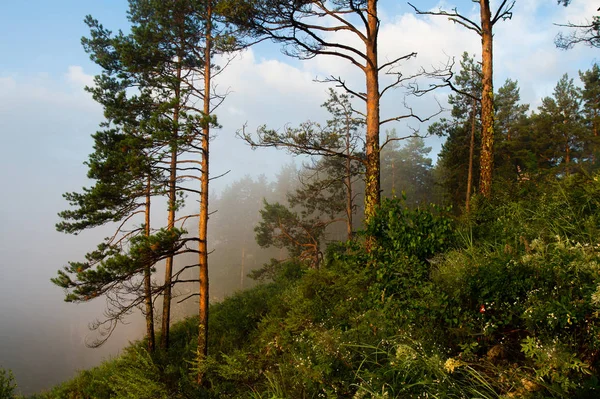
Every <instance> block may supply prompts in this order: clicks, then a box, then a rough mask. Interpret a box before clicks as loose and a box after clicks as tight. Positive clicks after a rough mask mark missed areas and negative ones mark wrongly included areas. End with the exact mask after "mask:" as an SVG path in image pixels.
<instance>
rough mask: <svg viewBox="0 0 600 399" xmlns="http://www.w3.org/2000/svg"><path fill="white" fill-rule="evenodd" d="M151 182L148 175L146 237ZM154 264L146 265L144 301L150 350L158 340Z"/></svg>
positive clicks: (148, 221)
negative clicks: (153, 296)
mask: <svg viewBox="0 0 600 399" xmlns="http://www.w3.org/2000/svg"><path fill="white" fill-rule="evenodd" d="M150 184H151V178H150V175H148V181H147V185H146V208H145V210H144V213H145V223H146V225H145V234H146V237H149V236H150ZM151 268H152V265H151V264H147V265H146V266H145V267H144V295H145V298H144V302H145V307H146V338H147V339H148V351H149V352H150V353H152V352H154V348H155V347H156V342H155V338H154V309H153V305H152V272H151Z"/></svg>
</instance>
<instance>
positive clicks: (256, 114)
mask: <svg viewBox="0 0 600 399" xmlns="http://www.w3.org/2000/svg"><path fill="white" fill-rule="evenodd" d="M415 3H417V4H418V6H419V7H422V8H429V7H434V6H435V5H436V4H438V3H437V2H434V1H420V0H415ZM496 3H497V2H496ZM555 3H556V2H555V1H554V0H518V1H517V4H516V7H515V11H514V18H513V20H512V21H506V22H503V23H502V24H499V25H498V26H497V30H496V36H495V40H496V42H495V43H496V44H495V50H496V51H495V66H496V68H495V72H496V79H495V83H496V87H498V86H499V85H501V84H502V82H503V81H504V80H505V79H506V78H508V77H510V78H513V79H518V80H519V84H520V87H521V95H522V99H523V102H527V103H531V104H532V107H533V108H534V109H535V107H536V106H537V105H538V104H539V102H540V99H541V98H542V97H543V96H549V95H551V94H552V90H553V88H554V86H555V84H556V82H557V81H558V79H559V78H560V77H561V75H562V74H564V73H565V72H567V73H569V75H570V76H571V77H575V78H576V77H577V72H578V71H579V70H580V69H583V70H585V69H588V68H590V67H591V65H592V64H593V62H594V61H595V60H596V59H597V58H598V54H600V53H598V50H597V49H589V48H585V47H577V48H575V49H573V50H571V51H568V52H564V51H560V50H557V49H556V48H555V47H554V44H553V38H554V36H555V35H556V33H557V32H558V31H559V28H558V27H556V26H554V25H553V23H559V22H566V21H569V20H570V21H572V22H579V21H581V20H583V19H584V18H586V17H589V16H590V15H592V13H593V12H594V11H595V9H596V8H597V2H596V1H592V0H573V2H572V5H571V6H570V7H568V8H566V9H565V8H563V7H559V6H557V5H556V4H555ZM442 4H443V5H444V6H448V7H446V8H449V7H451V6H452V4H456V5H457V6H458V8H459V10H461V11H463V12H466V13H473V12H476V10H477V9H476V7H474V6H473V3H472V2H471V1H470V0H460V1H458V0H457V1H456V2H453V1H449V0H446V1H443V3H442ZM1 9H2V10H1V12H0V38H2V39H0V140H1V143H2V144H1V145H0V181H2V193H3V195H2V196H0V267H2V270H3V277H2V278H1V279H0V318H1V319H2V322H1V323H0V360H1V361H2V362H4V363H2V364H0V366H4V367H10V368H14V369H15V372H16V373H17V379H18V380H19V382H20V383H21V385H22V386H23V387H24V388H25V389H27V387H32V386H34V385H33V384H35V381H39V380H40V379H41V378H43V376H44V372H45V370H48V369H49V368H55V369H57V368H62V369H64V370H69V371H68V372H69V373H71V372H73V370H74V369H75V368H76V367H84V366H86V365H88V364H91V363H93V362H95V361H97V360H98V358H99V357H100V355H102V354H105V353H107V352H97V351H96V352H89V351H88V352H85V351H83V352H81V353H84V355H81V356H83V358H76V356H75V355H73V354H68V353H64V354H61V355H56V354H55V353H47V352H46V353H45V352H44V351H49V350H51V349H52V350H54V351H56V348H57V347H60V346H61V345H62V346H65V345H71V346H72V349H71V350H72V351H74V352H77V353H80V352H78V350H82V349H83V345H82V343H81V340H79V341H78V340H77V337H79V335H80V334H82V333H83V332H85V327H86V325H87V323H88V322H89V321H92V320H93V318H94V317H97V316H98V315H99V312H100V311H101V309H102V306H103V304H102V303H98V304H93V305H91V306H77V307H75V306H72V305H68V304H64V303H63V302H62V292H61V291H60V290H59V289H57V288H54V287H53V286H52V285H51V284H50V282H49V279H50V277H52V276H53V275H54V274H55V273H56V270H57V269H58V268H60V267H61V266H62V265H64V264H65V263H66V262H67V261H68V260H75V259H79V258H81V256H82V255H83V254H84V253H85V252H86V251H87V250H89V249H91V248H92V246H93V245H94V244H95V243H96V242H97V241H98V240H99V239H100V238H102V237H103V236H104V235H106V234H105V232H103V231H99V232H88V233H84V234H82V235H81V236H77V237H72V236H65V235H63V234H59V233H57V232H55V231H54V224H55V223H56V222H57V221H58V220H57V216H56V214H57V212H59V211H61V210H62V209H64V208H65V206H66V203H65V202H64V200H63V199H62V197H61V195H62V193H64V192H67V191H75V190H80V188H81V187H82V186H83V185H86V184H89V182H88V181H87V180H86V177H85V175H86V168H85V166H84V165H83V162H84V161H85V160H86V158H87V156H88V154H89V153H90V152H91V150H92V142H91V139H90V134H92V133H94V131H95V130H96V129H97V126H98V123H99V122H100V121H101V120H102V110H101V109H100V108H99V107H98V106H97V105H96V104H95V103H94V102H93V101H92V99H91V98H90V96H89V95H88V94H87V93H85V92H84V91H83V87H84V86H85V85H86V84H91V82H92V77H93V75H94V74H96V73H98V69H97V68H96V67H95V66H94V65H93V64H92V63H91V62H90V60H89V58H88V55H87V54H86V53H85V52H84V51H83V49H82V47H81V45H80V39H81V37H82V36H84V35H86V34H87V33H88V29H87V27H86V25H85V24H84V23H83V19H84V17H85V16H86V15H87V14H91V15H93V16H94V17H95V18H97V19H98V20H99V21H101V22H102V23H103V24H104V25H105V27H107V28H109V29H112V30H115V31H116V30H118V29H120V28H124V29H126V27H127V18H126V9H127V2H126V1H125V0H102V1H101V0H58V1H52V2H51V1H47V0H43V1H42V0H35V1H5V2H4V4H2V7H1ZM381 18H382V25H381V37H380V53H381V57H382V59H386V58H388V59H389V58H392V57H395V56H397V55H400V54H405V53H407V52H410V51H417V52H418V53H419V56H418V58H417V59H416V60H415V61H414V62H411V63H409V64H407V65H406V66H405V68H406V70H407V71H411V70H415V69H416V68H418V67H419V66H421V65H423V66H431V65H437V64H439V63H440V62H443V61H445V59H446V56H456V57H459V56H460V54H461V53H462V51H465V50H466V51H469V52H470V53H472V54H479V48H480V41H479V38H478V37H476V36H475V35H473V34H472V32H468V31H465V30H464V29H461V28H460V27H458V26H456V25H453V24H452V23H450V22H448V21H446V20H445V19H443V18H430V17H417V16H415V15H414V14H413V13H412V12H411V9H410V8H409V7H408V6H407V5H406V3H404V2H392V1H386V2H382V3H381ZM328 75H336V76H337V75H340V76H343V77H345V78H346V79H347V80H348V82H350V83H351V84H353V85H356V87H358V88H360V86H361V84H362V83H361V79H360V74H359V73H357V72H356V71H355V70H353V69H352V68H351V67H349V65H348V64H347V63H345V62H342V61H340V60H335V59H331V58H318V59H314V60H311V61H308V62H299V61H297V60H290V59H288V58H286V57H285V56H283V55H282V54H281V51H280V47H279V46H278V45H274V44H269V43H264V44H262V45H260V46H258V47H255V48H252V49H250V50H247V51H245V52H244V53H243V54H241V55H239V56H238V57H236V59H235V60H234V61H233V62H232V64H231V65H230V67H229V68H228V69H227V70H226V71H225V72H224V73H223V74H222V75H221V77H220V79H221V80H220V81H219V84H220V85H221V87H224V88H227V87H229V88H230V89H231V91H232V93H231V95H230V96H229V97H228V98H227V100H226V102H225V103H224V104H223V106H222V107H221V108H220V109H219V112H218V116H219V120H220V123H221V124H222V125H223V129H222V130H220V131H219V132H217V137H216V138H215V140H214V141H213V153H212V157H211V162H213V166H212V170H213V171H214V174H215V175H216V174H220V173H223V172H225V171H227V170H229V169H231V173H230V174H229V175H227V177H226V178H225V179H222V180H217V181H215V182H214V187H216V188H218V187H223V186H224V185H226V184H228V183H230V182H232V181H233V180H235V179H237V178H240V177H242V176H243V175H244V174H246V173H251V174H255V175H257V174H260V173H264V174H267V175H268V176H273V175H274V174H275V172H276V171H277V170H279V168H280V166H281V164H282V163H284V162H288V161H289V160H290V158H289V157H288V156H287V155H286V154H284V153H282V152H277V151H260V150H259V151H252V150H250V149H249V148H248V147H247V146H246V145H245V144H244V143H242V142H240V140H238V139H236V138H235V132H236V130H238V129H240V128H241V127H242V125H243V124H244V123H247V124H248V126H249V128H250V129H252V128H255V127H256V126H258V125H260V124H263V123H267V124H269V125H270V126H273V127H280V126H283V125H284V124H286V123H290V124H292V125H293V124H297V123H299V122H302V121H305V120H307V119H313V120H322V118H323V117H324V116H325V115H323V110H322V109H321V107H320V104H321V103H322V102H323V101H324V100H325V98H326V93H327V87H326V86H324V85H322V84H319V83H315V82H313V80H314V79H315V78H316V77H324V76H328ZM576 81H577V79H576ZM361 91H362V90H361ZM446 96H447V93H443V92H441V93H438V94H436V97H437V99H438V100H439V101H440V102H442V103H444V101H445V98H446ZM401 103H402V98H401V95H400V93H397V92H390V96H389V98H384V99H383V103H382V113H383V114H384V115H386V114H387V115H391V114H394V113H395V112H397V111H398V104H401ZM414 107H415V110H416V111H418V112H421V113H422V114H424V115H425V114H427V113H428V112H431V111H432V110H434V109H435V101H434V100H433V98H429V99H425V100H422V101H421V102H416V103H415V104H414ZM400 111H401V110H400ZM411 126H413V127H415V125H414V124H411ZM390 127H392V126H390ZM393 127H395V128H397V129H398V131H399V133H400V134H402V133H404V132H407V131H408V128H407V126H406V124H405V123H404V124H397V125H396V126H393ZM429 143H430V144H431V145H432V146H433V147H434V150H435V151H437V150H439V148H440V145H441V142H440V141H439V140H437V139H432V140H430V141H429ZM14 304H20V305H19V306H18V307H16V306H14ZM50 315H55V316H53V317H51V316H50ZM36 320H37V322H36ZM24 331H27V334H24V333H23V332H24ZM125 331H126V332H127V333H126V334H124V335H123V336H122V337H120V338H119V340H117V341H116V342H115V343H114V344H112V345H113V346H112V347H110V348H109V349H108V352H110V351H113V352H114V351H115V350H116V349H118V346H119V345H120V344H122V343H124V342H126V340H127V339H132V338H135V337H136V336H137V335H136V334H138V332H137V331H135V330H134V329H130V330H127V329H125ZM73 337H75V338H73ZM48 340H50V341H51V342H52V343H53V345H50V346H53V347H54V348H50V346H49V345H47V343H48V342H47V341H48ZM3 342H6V343H10V345H9V346H6V344H5V345H4V346H3ZM17 347H18V348H28V349H27V350H23V351H21V352H18V353H17V352H15V348H17ZM77 356H79V355H77ZM6 359H8V360H6ZM34 363H35V364H36V366H33V364H34ZM64 377H65V376H64V375H62V377H61V378H64ZM57 378H58V377H57ZM53 382H56V381H53ZM36 387H37V386H36Z"/></svg>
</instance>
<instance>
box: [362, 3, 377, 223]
mask: <svg viewBox="0 0 600 399" xmlns="http://www.w3.org/2000/svg"><path fill="white" fill-rule="evenodd" d="M367 11H368V19H367V22H368V29H369V35H368V36H367V38H366V43H365V44H366V55H367V62H366V65H365V75H366V84H367V132H366V157H367V160H366V173H365V221H366V222H368V221H369V220H370V219H371V218H372V217H373V216H374V215H375V210H376V208H377V206H379V202H380V192H379V190H380V175H379V172H380V170H379V169H380V159H379V128H380V126H379V123H380V119H379V100H380V94H379V70H378V64H377V33H378V30H379V20H378V18H377V1H376V0H369V1H368V4H367Z"/></svg>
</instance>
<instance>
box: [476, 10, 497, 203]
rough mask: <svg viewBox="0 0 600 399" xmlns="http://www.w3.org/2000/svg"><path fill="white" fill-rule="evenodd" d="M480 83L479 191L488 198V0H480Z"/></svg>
mask: <svg viewBox="0 0 600 399" xmlns="http://www.w3.org/2000/svg"><path fill="white" fill-rule="evenodd" d="M480 10H481V45H482V51H481V53H482V66H481V70H482V74H483V77H482V85H483V90H482V93H481V125H482V134H481V161H480V178H479V192H480V193H481V194H482V195H483V196H484V197H487V198H489V197H490V196H491V194H492V171H493V168H494V85H493V46H492V45H493V36H492V13H491V10H490V1H489V0H480Z"/></svg>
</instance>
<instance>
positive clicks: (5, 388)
mask: <svg viewBox="0 0 600 399" xmlns="http://www.w3.org/2000/svg"><path fill="white" fill-rule="evenodd" d="M16 389H17V384H16V383H15V378H14V376H13V373H12V371H11V370H5V369H3V368H1V367H0V399H13V398H14V397H15V390H16Z"/></svg>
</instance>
